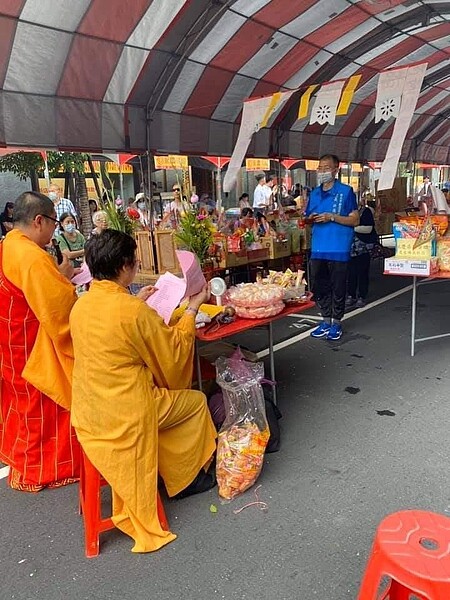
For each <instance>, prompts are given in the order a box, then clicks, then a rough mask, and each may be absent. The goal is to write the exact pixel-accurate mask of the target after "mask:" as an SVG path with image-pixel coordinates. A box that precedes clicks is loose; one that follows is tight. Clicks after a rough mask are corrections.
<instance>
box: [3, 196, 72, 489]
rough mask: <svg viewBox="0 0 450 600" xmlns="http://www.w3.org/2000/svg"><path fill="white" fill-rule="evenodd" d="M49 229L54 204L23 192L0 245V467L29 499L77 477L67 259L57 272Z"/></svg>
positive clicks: (52, 220)
mask: <svg viewBox="0 0 450 600" xmlns="http://www.w3.org/2000/svg"><path fill="white" fill-rule="evenodd" d="M56 224H57V221H56V213H55V209H54V206H53V202H52V201H51V200H50V199H49V198H47V196H44V195H43V194H39V193H36V192H25V193H24V194H22V195H21V196H19V198H18V199H17V200H16V202H15V206H14V229H13V230H12V231H10V232H9V233H8V234H7V235H6V237H5V239H4V240H3V241H2V242H1V243H0V358H1V362H0V378H1V379H0V462H3V463H5V464H7V465H9V466H10V472H9V479H8V482H9V485H10V486H11V487H12V488H13V489H16V490H22V491H28V492H38V491H40V490H42V489H43V488H44V487H59V486H61V485H65V484H67V483H71V482H73V481H76V479H77V478H78V476H79V459H80V449H79V445H78V441H77V439H76V436H75V433H74V431H73V429H72V427H71V425H70V413H69V410H68V409H69V408H70V401H71V378H72V368H73V348H72V341H71V337H70V331H69V314H70V311H71V309H72V307H73V305H74V304H75V301H76V293H75V288H74V286H73V285H72V284H71V283H70V281H69V279H68V278H69V277H71V276H72V275H73V273H74V269H73V267H72V266H71V265H70V263H69V261H68V259H67V257H65V259H64V260H63V262H62V263H61V265H60V266H59V267H57V266H56V264H55V261H54V260H53V258H52V257H51V256H50V255H49V254H48V253H47V252H46V251H45V250H44V248H45V246H46V245H47V244H48V243H49V242H50V240H51V239H52V237H53V235H54V230H55V226H56Z"/></svg>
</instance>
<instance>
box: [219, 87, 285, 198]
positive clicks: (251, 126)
mask: <svg viewBox="0 0 450 600" xmlns="http://www.w3.org/2000/svg"><path fill="white" fill-rule="evenodd" d="M294 91H295V90H289V91H288V92H276V93H275V94H273V95H272V96H264V97H262V98H256V99H253V100H246V101H245V102H244V107H243V110H242V119H241V127H240V129H239V135H238V139H237V141H236V145H235V147H234V150H233V154H232V156H231V159H230V164H229V165H228V169H227V172H226V174H225V177H224V180H223V190H224V192H230V191H231V190H232V189H233V187H234V186H235V184H236V178H237V174H238V172H239V169H240V168H241V166H242V162H243V160H244V158H245V154H246V152H247V150H248V147H249V145H250V142H251V139H252V137H253V134H254V133H256V132H257V131H259V130H260V129H261V127H266V126H267V124H268V122H269V121H270V119H272V118H273V117H275V115H276V114H277V113H278V112H279V111H280V110H281V108H282V107H283V106H284V104H285V103H286V102H287V100H288V99H289V98H290V97H291V96H292V94H293V93H294Z"/></svg>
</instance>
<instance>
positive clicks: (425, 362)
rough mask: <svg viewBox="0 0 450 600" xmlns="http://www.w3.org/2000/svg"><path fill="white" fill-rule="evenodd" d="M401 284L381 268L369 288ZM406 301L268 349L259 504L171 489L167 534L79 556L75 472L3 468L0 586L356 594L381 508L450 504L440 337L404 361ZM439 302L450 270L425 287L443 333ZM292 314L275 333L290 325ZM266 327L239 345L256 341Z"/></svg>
mask: <svg viewBox="0 0 450 600" xmlns="http://www.w3.org/2000/svg"><path fill="white" fill-rule="evenodd" d="M409 283H410V282H409V280H400V279H396V278H389V280H388V278H384V279H382V281H381V282H380V283H379V284H378V287H379V289H378V291H377V293H374V294H373V295H374V296H375V298H377V297H380V296H382V295H384V294H385V293H386V292H392V291H394V290H395V289H399V288H400V287H401V286H403V285H407V284H409ZM386 286H387V288H388V289H387V288H386ZM374 291H375V290H374ZM410 302H411V293H410V292H406V293H403V294H401V295H399V296H397V297H395V298H393V299H391V300H389V301H388V302H385V303H382V304H379V305H377V306H375V307H369V309H368V310H366V311H363V312H358V313H355V316H354V317H352V318H349V319H347V320H346V322H345V324H344V325H345V335H344V336H343V338H342V339H341V340H340V341H339V342H337V343H331V342H326V341H324V340H313V339H311V338H309V337H306V338H305V339H303V340H300V341H298V342H297V343H295V344H292V345H289V346H287V347H285V348H283V349H280V350H279V351H278V352H277V353H276V362H277V380H278V382H279V405H280V408H281V411H282V413H283V419H282V421H281V425H282V436H283V438H282V448H281V450H280V452H278V453H277V454H272V455H269V456H268V457H267V458H266V461H265V465H264V470H263V473H262V475H261V477H260V480H259V483H260V484H261V487H260V489H259V498H260V500H263V501H264V502H266V503H267V505H268V508H267V510H266V511H260V510H258V508H257V507H255V506H250V507H248V508H246V509H245V510H243V511H242V512H240V513H239V514H235V513H234V512H233V511H234V510H235V509H239V508H241V507H242V506H244V505H245V504H246V503H249V502H252V501H253V500H254V499H255V496H254V490H249V491H248V492H247V493H246V494H245V495H244V496H242V497H240V498H238V499H236V500H234V501H233V502H231V503H222V502H221V501H220V500H219V498H218V495H217V490H212V491H210V492H207V493H205V494H202V495H199V496H195V497H191V498H188V499H185V500H182V501H166V503H165V504H166V511H167V516H168V519H169V522H170V524H171V527H172V530H173V531H174V532H175V533H177V534H178V536H179V537H178V539H177V540H176V541H175V542H174V543H172V544H170V545H169V546H167V547H166V548H164V549H163V550H161V551H159V552H157V553H155V554H147V555H134V554H132V553H131V552H130V549H131V545H132V544H131V541H130V540H129V539H127V538H126V536H124V535H122V534H120V533H119V532H116V531H112V532H108V533H105V534H103V535H102V538H101V540H102V542H101V554H100V556H99V557H98V558H96V559H91V560H88V559H85V558H84V549H83V527H82V519H81V518H80V517H79V515H78V512H77V492H78V488H77V486H76V485H74V486H70V487H67V488H63V489H59V490H53V491H45V492H42V493H40V494H38V495H28V494H23V493H18V492H13V491H11V490H9V489H8V488H7V486H6V482H5V480H4V479H3V480H1V481H0V523H1V529H2V530H1V541H2V543H1V546H0V599H1V600H7V599H13V598H14V599H16V600H31V599H33V600H35V599H39V600H40V599H42V600H44V599H45V600H59V599H61V600H62V599H64V600H66V599H72V598H73V599H80V600H82V599H86V600H88V599H89V600H91V599H94V598H95V599H98V600H103V599H104V600H106V599H108V600H115V599H118V600H119V599H120V600H148V599H150V598H151V599H152V600H168V599H173V600H178V599H187V600H214V599H216V598H217V599H224V600H257V599H258V600H272V599H274V600H275V599H277V600H278V599H279V600H294V599H296V600H297V599H300V600H313V599H316V598H317V599H320V600H325V599H327V600H344V599H347V598H349V599H354V598H356V595H357V590H358V586H359V582H360V580H361V575H362V573H363V570H364V567H365V561H366V559H367V556H368V553H369V550H370V546H371V543H372V539H373V535H374V532H375V529H376V526H377V524H378V523H379V521H380V520H381V519H382V518H383V516H384V515H386V514H387V513H390V512H393V511H397V510H400V509H405V508H420V509H425V510H433V511H436V512H439V513H443V514H446V513H447V512H449V513H450V491H449V484H448V477H447V472H448V465H449V454H450V451H449V449H448V448H449V444H448V439H449V434H448V422H449V421H450V403H449V402H448V390H449V382H450V368H449V361H448V356H449V344H450V339H448V338H447V339H446V338H442V339H440V340H436V341H431V342H425V343H422V344H420V345H418V347H417V354H416V357H415V358H413V359H412V358H411V357H410V356H409V343H410V338H409V327H410ZM449 307H450V282H448V283H447V282H444V283H441V284H438V285H434V284H433V285H430V286H427V287H424V288H421V289H420V291H419V322H418V334H419V335H433V334H436V333H441V332H443V331H450V323H449V319H448V317H447V311H448V310H449ZM295 322H296V320H295V319H285V320H284V321H283V322H281V323H280V324H279V326H277V330H276V337H277V340H276V341H282V340H285V339H286V338H287V337H288V338H289V337H291V336H293V335H298V333H299V330H298V329H297V328H295V327H294V328H293V327H292V325H293V323H295ZM260 336H261V337H255V338H252V339H251V340H247V342H248V344H247V345H249V346H251V347H253V348H254V349H256V350H260V349H261V348H262V347H263V345H264V343H265V337H264V334H263V333H261V334H260ZM386 411H388V412H386ZM380 413H381V414H380ZM211 504H214V505H215V506H216V507H217V513H212V512H211V511H210V506H211Z"/></svg>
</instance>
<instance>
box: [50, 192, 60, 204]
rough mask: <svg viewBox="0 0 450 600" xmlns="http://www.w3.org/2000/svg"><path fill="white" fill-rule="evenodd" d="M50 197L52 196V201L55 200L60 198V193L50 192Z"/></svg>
mask: <svg viewBox="0 0 450 600" xmlns="http://www.w3.org/2000/svg"><path fill="white" fill-rule="evenodd" d="M48 197H49V198H50V200H51V201H52V202H54V201H55V200H58V194H57V193H56V192H49V193H48Z"/></svg>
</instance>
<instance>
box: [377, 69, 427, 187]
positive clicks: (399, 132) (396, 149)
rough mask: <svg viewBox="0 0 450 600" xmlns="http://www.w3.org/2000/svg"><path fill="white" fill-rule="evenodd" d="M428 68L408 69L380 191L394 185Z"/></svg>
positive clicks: (381, 173) (383, 169)
mask: <svg viewBox="0 0 450 600" xmlns="http://www.w3.org/2000/svg"><path fill="white" fill-rule="evenodd" d="M427 66H428V63H422V64H420V65H415V66H414V67H408V69H407V73H406V77H405V82H404V85H403V93H402V97H401V101H400V110H399V112H398V116H397V118H396V120H395V125H394V131H393V133H392V137H391V140H390V142H389V147H388V150H387V152H386V157H385V159H384V161H383V166H382V167H381V172H380V179H379V181H378V189H379V190H390V189H392V187H393V185H394V180H395V175H396V173H397V166H398V161H399V160H400V156H401V152H402V147H403V143H404V141H405V138H406V134H407V133H408V129H409V126H410V125H411V120H412V117H413V114H414V109H415V108H416V104H417V100H418V98H419V94H420V88H421V87H422V82H423V78H424V77H425V73H426V71H427Z"/></svg>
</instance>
